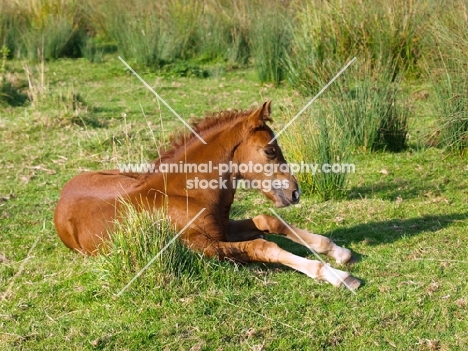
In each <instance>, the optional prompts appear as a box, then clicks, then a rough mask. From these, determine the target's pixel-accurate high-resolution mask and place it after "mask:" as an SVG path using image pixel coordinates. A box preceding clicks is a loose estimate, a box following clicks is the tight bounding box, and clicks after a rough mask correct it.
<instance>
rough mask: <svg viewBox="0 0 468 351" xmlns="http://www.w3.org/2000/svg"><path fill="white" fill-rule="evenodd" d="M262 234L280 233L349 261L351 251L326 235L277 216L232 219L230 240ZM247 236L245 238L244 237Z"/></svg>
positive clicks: (343, 260) (299, 242) (335, 257)
mask: <svg viewBox="0 0 468 351" xmlns="http://www.w3.org/2000/svg"><path fill="white" fill-rule="evenodd" d="M262 234H280V235H285V236H286V237H287V238H288V239H290V240H292V241H294V242H296V243H298V244H301V245H304V246H307V247H309V248H311V249H313V250H314V251H315V252H317V253H320V254H326V255H328V256H330V257H332V258H334V259H335V260H336V262H337V263H346V262H348V261H349V260H350V259H351V257H352V255H351V251H350V250H348V249H345V248H343V247H340V246H338V245H336V244H335V243H334V242H333V241H331V240H330V239H328V238H327V237H325V236H322V235H317V234H312V233H309V232H308V231H307V230H304V229H300V228H297V227H294V226H292V225H290V224H288V225H285V224H284V223H283V222H282V221H280V220H279V219H278V218H276V217H272V216H268V215H259V216H257V217H254V218H252V219H246V220H242V221H231V222H230V223H229V235H228V237H229V240H230V241H241V240H242V239H243V240H248V237H249V236H250V239H254V238H258V237H260V236H261V235H262ZM244 238H245V239H244Z"/></svg>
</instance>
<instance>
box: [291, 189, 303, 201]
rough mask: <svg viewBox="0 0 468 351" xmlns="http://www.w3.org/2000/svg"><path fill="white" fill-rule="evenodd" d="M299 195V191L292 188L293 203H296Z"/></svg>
mask: <svg viewBox="0 0 468 351" xmlns="http://www.w3.org/2000/svg"><path fill="white" fill-rule="evenodd" d="M300 197H301V193H300V192H299V190H294V191H293V192H292V201H293V202H294V203H298V202H299V198H300Z"/></svg>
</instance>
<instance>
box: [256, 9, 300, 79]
mask: <svg viewBox="0 0 468 351" xmlns="http://www.w3.org/2000/svg"><path fill="white" fill-rule="evenodd" d="M257 11H258V12H257V15H256V16H255V17H254V18H253V19H252V28H251V35H250V42H251V48H252V58H253V61H254V67H255V70H256V72H257V75H258V78H259V80H260V81H261V82H270V83H274V84H277V85H278V84H279V83H280V82H281V81H282V80H283V79H284V78H285V77H286V67H285V66H284V60H285V58H286V55H287V53H288V49H289V43H290V41H291V36H290V26H288V25H285V24H286V23H287V22H288V20H289V18H288V17H289V8H288V6H287V5H286V3H285V2H282V1H274V2H272V3H271V4H268V5H266V6H265V8H260V9H257Z"/></svg>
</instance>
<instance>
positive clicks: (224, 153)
mask: <svg viewBox="0 0 468 351" xmlns="http://www.w3.org/2000/svg"><path fill="white" fill-rule="evenodd" d="M269 121H271V118H270V102H267V103H264V104H263V106H262V107H261V108H259V109H257V110H249V111H223V112H220V113H217V114H212V115H210V116H208V117H206V118H205V119H203V120H201V122H199V123H198V124H196V125H194V127H193V128H194V130H195V131H196V133H197V134H198V135H199V136H201V137H202V138H203V139H204V140H205V141H206V144H204V143H202V142H201V141H200V140H199V139H198V138H197V137H196V136H195V135H194V134H190V135H182V134H181V135H179V136H178V137H174V138H173V139H172V141H171V148H170V149H169V150H168V151H165V152H164V153H162V155H161V157H160V158H159V159H157V160H156V161H155V168H156V169H163V168H164V167H165V168H166V171H167V168H169V166H171V165H173V166H178V165H183V164H191V165H192V166H193V165H195V166H196V167H195V168H194V170H195V172H196V173H193V174H192V173H187V172H164V171H161V172H151V173H123V172H120V171H119V170H107V171H97V172H85V173H82V174H79V175H77V176H76V177H74V178H73V179H71V180H70V181H69V182H68V183H67V184H66V185H65V186H64V188H63V190H62V192H61V197H60V200H59V202H58V205H57V208H56V210H55V227H56V229H57V232H58V234H59V236H60V239H61V240H62V241H63V242H64V243H65V245H66V246H68V247H69V248H71V249H74V250H76V251H79V252H81V253H84V254H97V253H99V250H100V249H102V247H103V244H105V242H106V240H108V238H109V237H108V236H109V233H111V231H112V225H113V223H115V220H118V219H119V218H121V216H125V212H124V209H123V208H124V206H122V200H123V201H126V202H130V203H131V204H133V205H134V206H135V207H136V208H137V209H138V210H141V211H152V210H154V209H164V210H165V211H167V214H168V216H169V218H170V220H171V221H172V222H173V224H175V226H176V227H177V228H178V229H179V230H180V229H182V228H184V227H185V226H186V225H187V223H189V222H190V221H191V220H192V218H193V217H194V216H195V215H196V214H198V213H199V211H200V210H201V209H203V208H205V211H204V212H203V213H202V214H201V215H200V216H199V217H197V218H196V220H195V221H193V223H191V225H190V226H188V228H187V229H186V230H185V231H184V232H183V233H182V235H181V240H182V242H183V243H184V244H185V245H187V246H189V247H190V248H192V249H193V250H197V251H201V252H203V253H204V254H205V255H206V256H217V257H219V258H221V259H222V258H229V259H233V260H236V261H240V262H252V261H255V262H273V263H281V264H283V265H286V266H289V267H291V268H293V269H295V270H298V271H300V272H302V273H304V274H306V275H308V276H309V277H312V278H314V279H317V280H324V281H327V282H329V283H331V284H333V285H334V286H342V285H346V286H348V287H350V288H352V289H356V288H358V287H359V285H360V281H359V280H358V279H356V278H354V277H352V276H351V275H350V274H349V273H347V272H344V271H341V270H337V269H334V268H331V267H329V266H328V265H324V264H323V263H322V262H320V261H317V260H310V259H307V258H304V257H300V256H296V255H293V254H292V253H290V252H288V251H285V250H283V249H281V248H280V247H279V246H278V245H277V244H275V243H273V242H270V241H267V240H264V239H263V236H264V235H268V234H279V235H283V236H286V237H287V238H289V239H290V240H292V241H295V242H297V243H299V244H301V245H307V246H308V247H310V248H312V249H313V250H315V251H316V252H317V253H320V254H326V255H328V256H331V257H332V258H334V259H335V260H336V261H337V262H338V263H345V262H348V261H349V260H350V259H351V252H350V250H348V249H346V248H342V247H339V246H337V245H335V244H334V243H333V242H332V241H331V240H330V239H328V238H326V237H324V236H320V235H316V234H312V233H309V232H308V231H306V230H302V229H299V228H296V227H294V226H289V225H286V224H285V223H284V222H282V221H281V220H279V219H278V218H276V217H273V216H268V215H264V214H262V215H259V216H257V217H255V218H252V219H245V220H239V221H232V220H229V211H230V208H231V205H232V203H233V200H234V194H235V191H236V185H235V183H236V181H237V180H239V179H243V180H244V181H246V182H251V184H257V185H259V184H261V186H259V187H258V188H260V190H261V191H262V192H263V194H264V195H265V196H266V197H267V198H269V199H270V200H272V201H273V202H274V203H275V206H276V207H284V206H288V205H290V204H296V203H298V201H299V196H300V192H299V188H298V184H297V181H296V179H295V178H294V176H293V175H292V174H291V173H290V172H289V168H288V167H287V163H286V161H285V159H284V157H283V154H282V152H281V149H280V148H279V146H278V144H277V142H276V141H274V142H272V143H271V144H269V142H270V141H271V140H272V138H273V137H274V134H273V132H272V130H271V129H270V127H269V126H268V125H267V122H269ZM210 162H211V163H210ZM249 163H251V164H253V165H257V166H256V167H258V165H261V166H263V167H265V169H266V167H267V166H268V167H269V168H268V169H269V170H274V171H272V172H255V171H254V170H253V169H252V168H255V167H246V165H248V164H249ZM209 164H211V165H212V166H213V165H214V166H213V167H212V169H206V168H207V167H204V168H203V170H205V171H204V172H201V171H200V169H201V168H202V165H205V166H206V165H209ZM221 165H230V166H232V167H228V168H229V170H226V169H223V170H225V172H223V173H222V174H221V172H219V169H221ZM242 165H244V167H241V166H242ZM218 166H219V167H218ZM223 167H225V166H223ZM218 168H219V169H218ZM197 169H198V171H197ZM257 169H258V168H257ZM194 180H197V182H196V183H194ZM190 181H191V182H190ZM194 184H195V185H196V184H204V185H207V184H210V186H209V187H206V186H204V188H203V189H201V188H200V187H198V188H197V187H196V186H193V185H194ZM189 185H190V186H189ZM213 185H217V186H213ZM267 185H268V186H267ZM272 185H273V186H272ZM275 185H276V186H275Z"/></svg>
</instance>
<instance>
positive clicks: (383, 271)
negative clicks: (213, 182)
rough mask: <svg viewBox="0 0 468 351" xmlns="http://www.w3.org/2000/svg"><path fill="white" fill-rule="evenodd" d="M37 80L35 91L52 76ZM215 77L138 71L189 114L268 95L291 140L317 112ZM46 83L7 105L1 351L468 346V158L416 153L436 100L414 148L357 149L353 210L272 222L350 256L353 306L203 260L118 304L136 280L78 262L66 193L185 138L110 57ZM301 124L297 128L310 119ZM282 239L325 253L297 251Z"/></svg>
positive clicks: (312, 289) (263, 89)
mask: <svg viewBox="0 0 468 351" xmlns="http://www.w3.org/2000/svg"><path fill="white" fill-rule="evenodd" d="M31 68H32V71H33V72H35V73H34V77H33V78H35V79H34V81H35V82H36V83H37V82H40V81H41V77H40V73H41V67H40V66H38V67H36V66H34V65H31ZM206 69H208V70H211V71H213V72H217V73H216V74H212V75H211V76H210V77H208V78H205V79H199V78H194V77H182V78H174V77H171V78H164V77H161V76H158V75H157V74H156V73H155V72H151V71H145V70H140V71H139V73H140V74H141V75H142V76H143V77H144V78H145V79H146V80H147V81H148V82H149V83H150V84H151V85H152V86H153V87H154V88H155V89H156V91H157V92H158V93H160V94H161V96H162V97H163V98H164V99H166V100H167V101H168V102H169V104H171V106H172V107H173V108H174V109H175V110H176V111H177V112H178V113H179V114H181V116H182V117H184V118H186V119H190V118H192V117H194V116H202V115H203V113H204V111H217V110H220V109H224V108H228V107H229V108H247V107H249V106H250V105H252V104H253V103H261V102H263V101H264V100H267V99H273V118H274V123H273V128H274V130H276V131H279V130H280V128H281V127H282V126H283V125H284V124H285V123H286V122H287V120H288V118H289V117H288V116H286V115H287V114H288V113H289V114H291V113H292V114H294V112H295V111H298V110H299V109H300V108H301V107H302V106H303V105H304V103H305V102H306V101H307V99H304V98H302V97H301V96H300V95H298V94H296V93H295V92H294V91H293V90H292V89H291V88H289V87H287V86H283V87H279V88H272V87H270V86H263V85H260V84H258V83H256V79H255V72H254V71H252V70H248V69H247V70H239V71H230V70H229V67H227V66H225V65H221V66H210V67H206ZM6 70H7V72H9V73H10V74H12V75H13V76H14V77H15V79H17V81H18V82H20V83H21V82H23V83H26V84H23V85H21V84H19V85H20V86H25V87H27V86H28V84H27V78H26V75H25V73H24V71H23V65H22V63H21V62H17V61H8V62H7V67H6ZM43 71H44V89H42V90H41V93H40V97H39V98H38V99H37V100H36V101H34V102H33V103H30V104H27V105H25V106H19V107H11V106H2V107H1V108H0V149H1V158H0V238H1V239H0V241H1V246H0V255H2V256H0V257H2V258H1V260H0V306H1V309H0V311H1V312H0V348H1V349H2V350H3V349H4V350H68V349H73V350H75V349H79V350H126V349H132V350H134V349H135V350H137V349H150V350H189V349H191V348H192V349H193V350H198V349H201V350H217V349H222V350H251V349H257V350H260V349H262V347H263V349H265V350H291V349H296V350H318V349H337V350H350V349H356V350H388V349H397V350H403V349H410V350H464V349H466V348H467V347H468V333H467V330H468V322H467V321H468V298H467V291H468V283H467V282H466V279H465V276H466V271H467V266H468V261H467V259H466V257H467V255H468V246H467V245H465V243H466V241H467V229H468V225H467V223H468V209H467V206H466V204H467V202H468V177H467V175H468V163H467V161H466V158H463V157H462V156H459V155H457V154H451V153H448V152H445V151H444V150H441V149H438V148H434V147H429V146H423V143H422V142H420V139H419V137H418V134H417V132H418V131H419V130H427V129H428V128H429V127H428V124H427V122H432V121H433V116H434V111H433V105H432V98H433V97H432V96H430V98H429V99H427V100H417V99H416V98H415V97H414V95H411V94H409V96H410V97H413V100H412V104H414V106H415V107H417V108H414V111H415V112H414V114H412V115H411V116H410V121H409V126H410V130H409V135H410V139H409V143H408V144H409V145H408V148H407V149H406V150H405V151H404V152H401V153H386V152H376V153H364V152H361V151H353V152H352V153H351V155H350V157H351V159H350V160H351V162H354V163H355V164H356V173H355V174H351V175H349V177H348V184H347V191H346V192H345V196H344V198H342V199H341V200H339V201H338V200H334V201H325V202H324V201H321V200H320V198H319V197H315V196H314V195H313V194H311V195H307V196H303V198H302V200H301V202H300V203H299V204H298V205H296V206H293V207H289V208H285V209H278V210H277V211H278V213H279V214H280V215H281V216H282V217H283V218H285V219H286V220H288V221H290V222H291V223H293V224H294V225H296V226H298V227H302V228H307V229H309V230H310V231H313V232H315V233H320V234H324V235H327V236H329V237H331V238H333V240H335V242H336V243H337V244H339V245H342V246H345V247H348V248H350V249H351V250H353V252H355V254H356V256H357V257H358V262H357V263H356V264H355V265H354V266H352V267H347V268H346V269H348V270H349V271H351V272H352V273H353V275H355V276H357V277H359V278H361V279H363V281H364V285H363V286H362V287H361V288H360V289H359V290H358V291H357V296H355V295H353V294H351V293H350V292H349V291H347V290H345V289H341V290H340V289H335V288H333V287H332V286H330V285H328V284H320V283H317V282H315V281H313V280H311V279H309V278H307V277H306V276H304V275H302V274H300V273H297V272H294V271H292V270H290V269H287V268H285V267H282V266H278V265H260V264H250V265H235V264H232V263H230V262H218V261H216V260H204V263H203V266H202V267H204V269H203V270H202V271H201V272H200V273H198V274H194V275H188V276H187V279H186V281H185V282H184V283H183V284H174V283H171V284H167V285H159V286H157V287H155V288H153V289H148V284H146V283H148V282H151V281H152V279H153V277H152V276H151V275H150V274H148V275H146V274H143V275H142V276H141V277H140V278H139V279H141V281H139V283H136V284H134V285H131V286H130V287H129V288H128V290H126V291H125V293H124V294H122V295H121V296H120V297H117V296H116V294H117V293H118V292H119V291H120V290H121V289H122V288H123V285H124V283H125V282H123V281H116V280H112V279H109V278H108V277H106V275H105V274H103V272H102V269H101V268H102V265H101V263H100V260H99V259H97V258H94V257H83V256H80V255H79V254H77V253H74V252H70V251H69V250H68V249H67V248H65V247H64V245H63V244H62V243H61V242H60V240H59V238H58V236H57V234H56V233H55V229H54V228H53V223H52V218H53V211H54V208H55V204H56V202H57V200H58V197H59V193H60V189H61V188H62V186H63V184H64V183H65V182H66V181H67V180H68V179H70V178H71V177H72V176H73V175H75V174H77V173H79V172H80V171H82V170H84V169H104V168H113V167H115V166H116V165H117V164H118V163H121V162H138V161H140V160H151V159H153V158H155V157H156V156H157V153H158V152H157V150H158V148H159V146H160V145H161V143H163V141H164V140H165V138H167V136H168V135H169V134H170V132H171V131H173V130H180V129H182V127H183V126H182V124H181V123H180V122H179V121H178V120H177V119H176V118H175V117H174V116H173V115H172V114H171V113H170V112H169V111H168V110H167V109H165V107H164V106H160V105H159V104H158V102H157V100H156V99H155V97H154V96H153V95H152V94H151V93H150V92H148V90H147V89H145V88H144V87H143V86H142V85H141V83H140V82H139V81H138V80H137V79H136V78H135V77H134V76H132V75H131V74H130V73H129V72H127V71H126V70H125V67H124V66H123V65H122V64H121V63H120V61H118V60H117V59H116V58H115V57H104V58H103V60H102V63H101V64H92V63H89V62H88V61H87V60H84V59H79V60H57V61H51V62H48V63H46V64H45V67H44V70H43ZM37 84H38V83H37ZM407 88H408V90H409V91H410V92H411V91H419V90H420V89H421V86H419V85H417V84H416V85H409V86H408V87H407ZM26 90H27V88H25V90H24V91H23V92H26ZM430 94H432V90H430ZM78 97H79V98H78ZM326 98H327V95H324V97H323V98H322V99H319V101H317V102H316V103H317V104H321V103H322V102H323V101H324V100H325V99H326ZM77 116H78V117H77ZM303 117H306V116H301V117H300V118H299V119H298V120H297V121H296V122H295V123H297V125H298V126H301V125H305V124H307V123H308V122H307V119H304V118H303ZM421 121H423V122H424V123H422V122H421ZM429 129H430V128H429ZM303 130H307V129H306V127H304V129H303ZM291 131H293V130H292V129H291ZM287 133H288V132H285V134H284V135H281V136H280V138H279V142H280V144H281V145H283V144H284V146H285V147H284V148H285V149H287V142H286V140H288V138H289V139H293V137H294V135H287ZM421 139H422V140H424V138H421ZM285 151H286V153H287V151H288V150H285ZM271 205H272V204H271V203H269V202H268V200H266V199H264V198H263V197H262V196H261V195H259V194H258V193H255V192H241V193H239V194H238V195H237V196H236V202H235V203H234V206H233V211H232V213H233V217H234V218H246V217H251V216H255V215H257V214H260V213H269V207H270V206H271ZM271 240H275V241H276V242H278V243H279V244H280V245H281V246H283V247H285V248H287V249H288V250H290V251H292V252H294V253H296V254H299V255H304V256H308V257H313V255H312V254H311V253H310V252H308V250H307V249H305V248H303V247H300V246H298V245H296V244H293V243H289V242H287V241H286V240H285V239H282V238H272V239H271ZM332 264H333V265H334V263H332ZM1 297H5V298H4V299H1Z"/></svg>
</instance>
